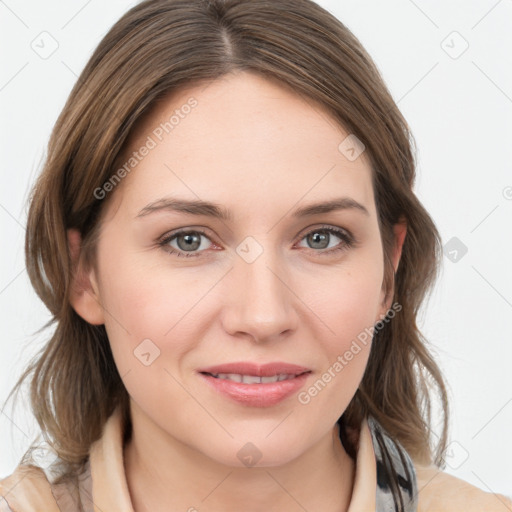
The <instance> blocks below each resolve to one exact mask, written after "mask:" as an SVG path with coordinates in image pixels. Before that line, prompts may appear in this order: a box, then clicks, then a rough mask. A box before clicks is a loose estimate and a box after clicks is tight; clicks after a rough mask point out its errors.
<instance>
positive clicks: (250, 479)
mask: <svg viewBox="0 0 512 512" xmlns="http://www.w3.org/2000/svg"><path fill="white" fill-rule="evenodd" d="M132 421H133V420H132ZM139 426H140V427H142V425H138V424H137V422H135V424H133V433H132V437H131V439H130V440H129V441H128V442H127V443H126V446H125V447H124V461H125V472H126V479H127V483H128V488H129V491H130V495H131V499H132V504H133V508H134V511H135V512H145V511H149V510H151V511H152V512H159V511H160V510H162V511H163V510H165V511H166V512H169V511H190V512H195V511H198V510H201V509H204V508H205V507H207V508H208V510H223V511H225V512H231V511H233V512H234V511H239V510H244V511H246V512H256V511H261V510H265V511H269V512H274V511H275V512H277V511H282V510H297V511H300V510H322V511H325V512H341V511H346V510H347V509H348V506H349V503H350V498H351V494H352V487H353V482H354V475H355V464H354V461H353V460H352V459H351V458H350V456H349V455H348V454H347V453H346V451H345V450H344V448H343V445H342V444H341V441H340V438H339V432H338V425H335V426H334V427H333V429H332V430H331V431H330V432H328V433H327V434H326V436H324V437H323V438H322V439H320V441H319V442H317V443H316V444H315V445H313V446H312V447H311V448H310V449H309V450H308V451H307V452H305V453H303V454H302V455H300V456H299V457H297V458H296V459H294V460H292V461H290V462H288V463H286V464H283V465H282V466H272V467H250V468H241V467H233V466H227V465H224V464H221V463H218V462H217V461H215V460H212V459H211V458H209V457H206V456H205V455H204V454H202V453H200V452H198V451H197V450H194V448H192V447H191V446H189V445H184V444H183V443H181V442H180V441H179V440H177V439H174V438H172V437H171V436H169V435H168V434H167V433H166V432H162V430H161V429H159V427H158V426H156V425H154V424H151V431H150V432H148V431H147V428H146V429H145V430H146V431H145V432H144V430H143V429H142V428H138V427H139ZM144 427H147V426H146V425H144ZM141 432H142V433H143V434H144V435H140V434H141Z"/></svg>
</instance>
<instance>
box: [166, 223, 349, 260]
mask: <svg viewBox="0 0 512 512" xmlns="http://www.w3.org/2000/svg"><path fill="white" fill-rule="evenodd" d="M317 232H327V233H330V234H334V235H336V236H337V237H338V238H341V240H342V241H343V242H342V243H340V244H339V245H337V246H335V247H331V248H330V249H320V250H315V249H311V248H310V250H311V251H314V252H318V253H320V254H322V255H332V254H333V253H338V252H339V251H346V250H348V249H350V248H352V247H354V246H355V245H356V243H357V242H356V239H355V238H354V237H353V236H352V235H351V234H350V233H349V232H347V231H344V230H341V229H338V228H333V227H332V226H321V227H319V228H315V229H312V230H311V231H308V232H307V233H306V234H305V235H304V236H302V237H301V238H300V239H299V242H300V241H302V240H303V239H304V238H306V237H307V236H308V235H310V234H312V233H317ZM190 233H196V234H200V235H203V236H204V237H206V238H208V240H210V237H209V236H208V235H207V234H206V233H205V232H204V231H203V230H201V229H182V230H180V231H176V232H174V233H172V234H170V235H169V236H165V235H164V236H165V238H163V239H161V240H160V241H159V242H158V245H159V246H160V247H162V248H163V249H164V250H165V252H167V253H168V254H170V255H176V256H178V257H180V258H181V257H185V258H195V257H198V256H201V253H203V252H205V251H204V250H203V251H198V252H186V251H178V250H176V249H174V248H172V247H169V246H168V245H167V244H168V243H169V242H171V241H172V240H174V239H175V238H177V237H178V236H179V235H183V234H190ZM210 241H211V240H210Z"/></svg>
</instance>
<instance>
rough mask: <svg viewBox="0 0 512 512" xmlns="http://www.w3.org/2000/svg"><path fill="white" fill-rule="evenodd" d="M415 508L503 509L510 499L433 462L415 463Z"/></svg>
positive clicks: (432, 511)
mask: <svg viewBox="0 0 512 512" xmlns="http://www.w3.org/2000/svg"><path fill="white" fill-rule="evenodd" d="M415 470H416V477H417V481H418V512H459V511H460V512H505V511H507V510H508V511H512V501H511V500H510V498H507V497H506V496H503V495H502V494H493V493H488V492H485V491H483V490H481V489H479V488H478V487H475V486H474V485H471V484H470V483H468V482H466V481H464V480H461V479H460V478H457V477H454V476H452V475H450V474H448V473H446V472H444V471H441V470H440V469H439V468H437V467H436V466H421V465H415Z"/></svg>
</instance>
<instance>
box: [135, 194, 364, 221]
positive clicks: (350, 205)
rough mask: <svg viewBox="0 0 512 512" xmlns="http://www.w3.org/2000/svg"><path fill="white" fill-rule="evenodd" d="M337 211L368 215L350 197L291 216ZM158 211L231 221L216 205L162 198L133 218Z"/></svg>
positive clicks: (205, 202)
mask: <svg viewBox="0 0 512 512" xmlns="http://www.w3.org/2000/svg"><path fill="white" fill-rule="evenodd" d="M339 210H355V211H359V212H362V213H364V214H365V215H367V216H369V215H370V213H369V212H368V210H367V209H366V208H365V207H364V206H363V205H362V204H361V203H358V202H357V201H356V200H355V199H352V198H350V197H339V198H335V199H331V200H329V201H323V202H319V203H313V204H309V205H307V206H303V207H301V208H298V209H297V210H295V211H294V212H293V214H292V216H293V217H294V218H301V217H308V216H312V215H318V214H322V213H329V212H333V211H339ZM160 211H169V212H182V213H188V214H189V215H198V216H199V215H203V216H207V217H214V218H217V219H221V220H225V221H231V220H233V215H232V213H231V212H230V211H229V210H227V209H225V208H223V207H222V206H220V205H218V204H215V203H210V202H207V201H201V200H190V199H177V198H173V197H163V198H161V199H158V200H157V201H153V202H151V203H149V204H147V205H146V206H145V207H144V208H142V210H140V212H139V213H138V214H137V216H136V217H135V218H136V219H137V218H140V217H145V216H147V215H149V214H151V213H155V212H160Z"/></svg>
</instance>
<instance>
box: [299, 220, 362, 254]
mask: <svg viewBox="0 0 512 512" xmlns="http://www.w3.org/2000/svg"><path fill="white" fill-rule="evenodd" d="M333 236H334V237H335V238H338V239H340V240H341V241H342V243H337V244H336V243H335V244H334V245H331V242H332V241H333V240H332V237H333ZM302 240H306V243H308V245H309V248H310V249H320V250H321V251H316V252H320V253H321V254H331V253H333V252H337V251H343V250H347V249H350V248H351V247H353V246H354V245H355V239H354V237H353V236H352V235H351V234H349V233H348V232H347V231H345V230H342V229H339V228H334V227H332V226H322V227H320V228H316V229H313V230H311V231H309V232H308V233H306V235H305V236H303V237H302V238H301V241H302Z"/></svg>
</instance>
